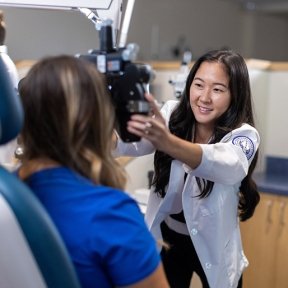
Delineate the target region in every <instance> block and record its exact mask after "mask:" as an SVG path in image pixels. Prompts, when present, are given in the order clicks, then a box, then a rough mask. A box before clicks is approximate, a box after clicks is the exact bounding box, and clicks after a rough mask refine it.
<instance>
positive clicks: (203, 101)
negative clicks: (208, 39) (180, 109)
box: [190, 62, 231, 129]
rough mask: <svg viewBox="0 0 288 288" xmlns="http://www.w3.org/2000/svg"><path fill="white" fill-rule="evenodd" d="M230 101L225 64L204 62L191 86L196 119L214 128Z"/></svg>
mask: <svg viewBox="0 0 288 288" xmlns="http://www.w3.org/2000/svg"><path fill="white" fill-rule="evenodd" d="M230 103H231V94H230V89H229V77H228V75H227V73H226V70H225V66H224V65H223V64H221V63H217V62H203V63H202V64H201V65H200V67H199V69H198V71H197V72H196V74H195V77H194V79H193V81H192V84H191V86H190V105H191V108H192V111H193V114H194V116H195V119H196V121H197V122H198V124H201V125H204V126H207V128H208V127H209V128H210V129H212V128H213V127H214V125H215V121H216V120H217V119H218V118H219V117H220V116H221V115H222V114H223V113H224V112H225V111H226V110H227V109H228V108H229V106H230Z"/></svg>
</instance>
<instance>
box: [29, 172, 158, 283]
mask: <svg viewBox="0 0 288 288" xmlns="http://www.w3.org/2000/svg"><path fill="white" fill-rule="evenodd" d="M25 182H26V183H27V184H28V186H29V187H30V188H31V189H32V191H34V193H35V194H36V196H37V197H38V198H39V199H40V201H41V202H42V203H43V205H44V206H45V207H46V209H47V211H48V213H49V214H50V216H51V218H52V220H53V221H54V223H55V224H56V227H57V228H58V230H59V232H60V234H61V236H62V238H63V240H64V242H65V243H66V246H67V248H68V251H69V253H70V256H71V258H72V261H73V263H74V265H75V268H76V271H77V273H78V276H79V279H80V282H81V284H82V286H83V287H84V288H85V287H86V288H90V287H98V288H106V287H107V288H108V287H109V288H110V287H114V286H124V285H131V284H133V283H135V282H138V281H140V280H142V279H144V278H146V277H147V276H148V275H150V274H151V273H152V272H153V271H154V270H155V269H156V268H157V266H158V265H159V263H160V255H159V253H158V251H157V248H156V242H155V240H154V238H153V237H152V235H151V234H150V232H149V230H148V228H147V226H146V223H145V221H144V216H143V214H142V213H141V211H140V209H139V207H138V205H137V203H136V202H135V201H134V200H133V199H132V198H131V197H130V196H129V195H128V194H126V193H125V192H123V191H121V190H117V189H114V188H110V187H106V186H101V185H96V184H94V183H92V182H91V181H90V180H88V179H86V178H84V177H82V176H80V175H78V174H77V173H75V172H73V171H71V170H69V169H67V168H64V167H56V168H49V169H44V170H41V171H39V172H36V173H34V174H33V175H31V176H30V177H29V178H28V179H26V180H25Z"/></svg>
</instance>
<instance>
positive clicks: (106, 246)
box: [92, 192, 160, 286]
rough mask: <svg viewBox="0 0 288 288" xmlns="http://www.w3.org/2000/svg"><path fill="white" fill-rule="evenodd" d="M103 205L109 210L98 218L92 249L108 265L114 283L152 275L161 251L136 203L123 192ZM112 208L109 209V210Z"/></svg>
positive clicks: (119, 283)
mask: <svg viewBox="0 0 288 288" xmlns="http://www.w3.org/2000/svg"><path fill="white" fill-rule="evenodd" d="M121 194H122V195H121V196H120V198H121V200H120V201H119V195H118V196H117V197H116V198H113V197H111V198H110V199H109V203H106V204H108V205H109V207H107V206H106V205H103V206H102V207H101V208H100V209H105V212H106V213H98V215H102V216H101V217H102V219H95V223H94V224H95V228H96V229H95V230H94V229H93V230H94V231H95V233H93V234H94V237H95V238H94V239H95V241H92V243H93V246H94V245H95V246H94V247H93V248H92V249H93V250H94V252H95V253H96V254H98V255H97V257H98V256H99V253H101V258H102V259H103V261H104V262H103V263H105V265H106V271H107V273H108V274H109V278H110V279H112V283H114V284H117V285H119V286H124V285H129V284H130V285H131V284H133V283H135V282H138V281H140V280H143V279H144V278H146V277H147V276H149V275H150V274H151V273H152V272H153V271H154V270H155V269H156V268H157V267H158V265H159V263H160V255H159V253H158V250H157V248H156V242H155V239H154V238H153V236H152V235H151V233H150V232H149V230H148V228H147V225H146V223H145V220H144V215H143V214H142V213H141V211H140V209H139V207H138V205H137V203H136V202H135V201H134V200H133V199H131V198H130V197H129V196H128V195H126V194H125V193H123V192H121ZM107 211H109V213H107Z"/></svg>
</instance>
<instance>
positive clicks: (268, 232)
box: [240, 193, 280, 288]
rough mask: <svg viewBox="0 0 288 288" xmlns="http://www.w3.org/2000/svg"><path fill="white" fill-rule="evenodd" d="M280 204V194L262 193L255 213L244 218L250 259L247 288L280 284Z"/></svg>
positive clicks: (245, 236) (246, 249) (246, 246)
mask: <svg viewBox="0 0 288 288" xmlns="http://www.w3.org/2000/svg"><path fill="white" fill-rule="evenodd" d="M278 205H279V201H278V197H277V196H274V195H270V194H263V193H261V200H260V203H259V204H258V206H257V207H256V210H255V213H254V215H253V217H252V218H250V219H249V220H248V221H246V222H241V226H240V227H241V233H242V240H243V247H244V253H245V255H246V257H247V258H248V261H249V266H248V268H247V269H246V270H245V271H244V274H243V287H244V288H260V287H261V288H271V287H273V288H276V287H275V273H274V271H275V251H276V249H277V245H276V240H277V237H278V227H279V226H278V223H279V215H278V211H279V207H278ZM279 288H280V287H279Z"/></svg>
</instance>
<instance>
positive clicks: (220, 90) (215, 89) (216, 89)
mask: <svg viewBox="0 0 288 288" xmlns="http://www.w3.org/2000/svg"><path fill="white" fill-rule="evenodd" d="M214 91H215V92H217V93H222V92H224V91H223V89H219V88H214Z"/></svg>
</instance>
